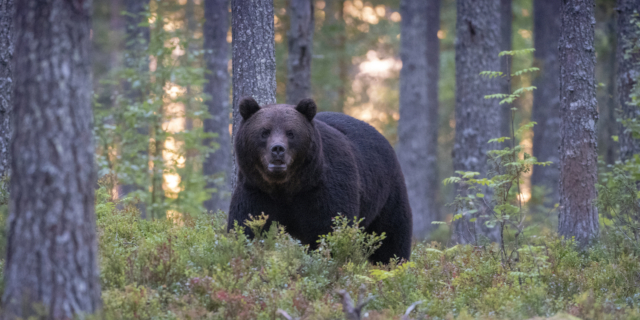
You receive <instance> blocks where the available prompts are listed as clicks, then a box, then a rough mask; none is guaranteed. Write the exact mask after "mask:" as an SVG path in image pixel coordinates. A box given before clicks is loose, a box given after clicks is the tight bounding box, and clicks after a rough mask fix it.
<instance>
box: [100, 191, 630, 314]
mask: <svg viewBox="0 0 640 320" xmlns="http://www.w3.org/2000/svg"><path fill="white" fill-rule="evenodd" d="M97 198H98V200H97V204H96V211H97V216H98V220H97V224H98V235H99V247H100V255H101V256H100V267H101V282H102V292H103V294H102V295H103V301H104V309H105V313H106V316H107V318H108V319H286V318H287V317H289V318H290V319H296V318H301V319H344V318H345V317H346V314H345V312H344V311H343V303H345V302H350V299H348V298H347V299H346V300H345V298H344V293H345V292H344V291H342V292H341V291H340V290H346V293H349V294H350V296H351V297H354V300H358V299H356V298H355V297H358V295H361V296H362V297H361V298H362V299H363V300H367V301H368V303H366V305H364V308H363V311H362V319H531V318H534V319H545V318H551V319H558V320H559V319H575V317H577V318H581V319H640V259H639V258H638V257H637V256H634V255H633V254H630V253H628V252H625V250H623V249H620V250H619V249H616V250H618V252H612V250H609V249H607V248H606V247H604V246H603V245H595V246H594V247H592V249H590V250H589V251H586V252H579V251H577V250H576V249H575V248H574V246H573V244H572V243H571V242H566V241H562V240H561V239H558V238H557V237H555V236H553V235H547V236H539V237H532V238H531V239H529V241H528V242H529V243H528V244H527V245H523V246H521V247H520V248H519V249H517V250H516V251H513V252H510V253H509V256H510V259H506V260H504V258H503V255H502V254H501V251H500V248H499V246H498V245H496V244H493V245H485V246H470V245H467V246H454V247H450V248H446V247H444V246H443V245H441V244H439V243H435V242H432V243H416V244H415V245H414V247H413V252H412V258H411V261H410V262H408V263H404V264H402V265H398V264H397V263H392V264H390V265H388V266H374V265H371V264H370V263H368V262H367V261H366V255H367V254H368V253H370V252H371V250H372V248H374V247H375V242H376V241H377V240H378V239H377V238H375V237H371V236H367V235H366V234H363V233H362V232H361V230H359V229H358V228H357V227H351V226H349V225H348V224H347V223H345V221H344V220H341V219H338V220H337V221H336V224H335V225H336V227H335V229H334V233H333V234H331V235H329V236H327V237H325V238H324V239H323V241H322V243H321V244H320V249H319V250H316V251H311V252H309V251H308V250H307V248H306V247H305V246H302V245H301V244H300V243H299V242H298V241H296V240H294V239H292V238H291V237H289V236H288V235H287V234H286V233H285V232H284V231H283V230H281V229H278V228H276V227H272V228H271V229H270V230H266V231H265V232H264V233H263V234H262V236H261V237H258V238H256V239H254V240H249V239H247V238H246V237H245V236H244V235H243V234H242V232H238V231H237V230H239V229H237V230H236V231H232V232H227V231H226V216H225V215H224V214H223V213H218V214H214V215H206V216H204V215H203V216H201V217H183V218H182V219H181V220H180V221H178V222H176V221H172V220H155V221H149V220H141V219H139V218H138V216H139V215H138V213H137V211H136V210H135V206H126V207H125V208H124V209H118V207H119V206H117V205H116V204H115V203H113V202H111V201H109V200H108V199H109V197H108V195H107V192H106V190H105V189H104V188H102V189H100V190H99V191H98V195H97ZM260 221H261V220H260V219H256V220H254V223H252V226H251V227H252V228H254V230H259V229H260V227H261V223H260ZM341 293H342V294H341ZM356 304H357V303H356ZM412 305H413V307H414V308H411V309H410V311H411V312H410V313H409V314H408V316H403V315H404V314H405V313H406V312H407V309H408V308H409V307H410V306H412ZM279 310H280V311H279ZM285 314H286V315H285Z"/></svg>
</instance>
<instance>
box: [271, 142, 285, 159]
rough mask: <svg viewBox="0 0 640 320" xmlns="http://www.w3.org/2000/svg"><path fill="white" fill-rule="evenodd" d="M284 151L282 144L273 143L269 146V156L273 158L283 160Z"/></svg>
mask: <svg viewBox="0 0 640 320" xmlns="http://www.w3.org/2000/svg"><path fill="white" fill-rule="evenodd" d="M285 151H286V149H285V147H284V145H282V144H275V145H273V146H272V147H271V156H272V157H273V159H274V160H284V152H285Z"/></svg>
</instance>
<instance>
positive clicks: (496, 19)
mask: <svg viewBox="0 0 640 320" xmlns="http://www.w3.org/2000/svg"><path fill="white" fill-rule="evenodd" d="M499 6H500V0H481V1H474V0H458V1H457V20H456V37H457V40H456V136H455V143H454V146H453V169H454V170H456V171H458V170H461V171H474V172H479V173H480V174H481V176H486V173H487V170H486V169H487V167H488V165H487V151H488V150H491V149H495V148H497V147H498V146H497V145H495V144H493V145H490V144H489V143H488V141H489V139H492V138H497V137H499V136H500V134H501V132H500V126H501V123H502V119H501V118H502V112H501V110H502V109H501V106H500V105H499V104H498V102H499V101H497V100H496V99H490V100H489V99H484V96H485V95H487V94H492V93H497V92H500V89H501V83H500V81H498V80H488V79H486V78H483V77H481V76H480V75H479V73H480V72H481V71H486V70H489V71H493V70H500V59H499V58H498V53H499V52H500V46H501V38H500V10H499ZM458 192H460V193H461V194H465V193H466V190H465V189H464V188H459V190H458ZM485 214H491V213H490V212H487V213H485ZM469 218H470V217H464V218H462V219H458V220H456V221H455V223H454V228H455V237H456V241H457V242H459V243H475V242H477V241H478V240H480V239H478V238H476V235H478V236H482V237H487V238H489V239H490V240H491V241H498V240H500V232H499V230H498V228H491V229H490V228H487V227H486V226H485V224H484V221H485V220H484V219H481V218H478V219H477V220H476V221H475V223H473V222H470V221H469Z"/></svg>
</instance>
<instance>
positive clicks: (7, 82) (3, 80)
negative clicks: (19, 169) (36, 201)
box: [0, 0, 14, 177]
mask: <svg viewBox="0 0 640 320" xmlns="http://www.w3.org/2000/svg"><path fill="white" fill-rule="evenodd" d="M13 3H14V0H0V177H5V176H8V175H9V171H10V170H9V169H10V165H11V153H10V152H9V149H10V146H9V144H10V143H11V114H12V109H13V100H12V99H11V96H12V94H13V85H12V84H13V70H12V69H13V68H12V62H11V61H12V59H13V10H14V4H13Z"/></svg>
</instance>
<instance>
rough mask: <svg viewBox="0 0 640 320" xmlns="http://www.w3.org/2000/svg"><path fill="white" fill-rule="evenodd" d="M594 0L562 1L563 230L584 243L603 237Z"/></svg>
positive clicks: (565, 235) (561, 208)
mask: <svg viewBox="0 0 640 320" xmlns="http://www.w3.org/2000/svg"><path fill="white" fill-rule="evenodd" d="M594 6H595V5H594V0H567V1H564V2H563V4H562V9H561V12H562V28H561V31H560V41H559V43H560V45H559V49H560V104H561V117H562V123H561V126H560V133H561V137H562V138H561V142H560V186H559V188H560V212H559V216H558V233H559V234H560V235H561V236H564V237H566V238H571V237H575V239H576V241H577V242H578V244H579V245H580V246H581V247H584V246H586V245H587V244H589V242H590V241H591V240H592V239H593V238H595V237H597V236H598V231H599V225H598V210H597V209H596V207H595V206H594V204H593V200H594V199H595V198H596V186H595V184H596V182H597V163H598V154H597V152H596V146H597V136H596V132H595V128H596V121H597V120H598V111H597V109H596V107H597V102H596V87H595V74H594V73H595V49H594V41H593V40H594V24H595V18H594Z"/></svg>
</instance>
